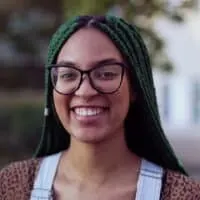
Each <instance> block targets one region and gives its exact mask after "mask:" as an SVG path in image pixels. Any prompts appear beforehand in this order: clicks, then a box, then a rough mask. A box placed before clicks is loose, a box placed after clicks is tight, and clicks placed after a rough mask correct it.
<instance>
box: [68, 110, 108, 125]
mask: <svg viewBox="0 0 200 200" xmlns="http://www.w3.org/2000/svg"><path fill="white" fill-rule="evenodd" d="M107 112H108V109H104V110H103V111H102V112H100V113H99V114H97V115H90V116H81V115H78V114H76V113H75V112H74V111H72V114H73V116H74V117H75V119H76V120H78V121H79V122H82V123H86V124H90V123H95V122H98V121H99V120H101V119H102V117H104V116H105V114H106V113H107Z"/></svg>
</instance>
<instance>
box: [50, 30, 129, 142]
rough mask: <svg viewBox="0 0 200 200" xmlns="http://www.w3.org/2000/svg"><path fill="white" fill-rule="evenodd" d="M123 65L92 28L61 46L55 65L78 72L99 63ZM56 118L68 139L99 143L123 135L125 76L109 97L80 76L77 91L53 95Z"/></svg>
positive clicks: (126, 96) (109, 44)
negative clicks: (62, 65) (80, 79)
mask: <svg viewBox="0 0 200 200" xmlns="http://www.w3.org/2000/svg"><path fill="white" fill-rule="evenodd" d="M107 60H113V61H116V62H121V63H123V62H124V61H123V59H122V56H121V54H120V52H119V51H118V49H117V48H116V47H115V45H114V44H113V43H112V41H111V40H110V39H109V38H108V37H107V36H106V35H105V34H104V33H102V32H100V31H98V30H96V29H93V28H84V29H80V30H79V31H77V32H76V33H74V34H73V35H72V36H71V37H70V38H69V39H68V41H67V42H66V43H65V44H64V46H63V47H62V49H61V51H60V53H59V55H58V58H57V64H60V63H65V64H69V63H70V66H74V67H76V68H78V69H81V70H89V69H92V68H94V67H95V66H96V65H97V64H99V63H102V61H107ZM53 98H54V104H55V109H56V112H57V115H58V117H59V119H60V121H61V123H62V125H63V126H64V128H65V129H66V130H67V131H68V132H69V133H70V135H71V137H72V139H76V140H78V141H81V142H86V143H99V142H102V141H105V140H108V139H111V138H113V137H116V136H117V135H120V134H121V135H122V134H124V120H125V118H126V115H127V112H128V109H129V104H130V91H129V83H128V79H127V75H126V73H124V76H123V79H122V84H121V87H120V88H119V89H118V90H117V91H116V92H115V93H113V94H101V93H99V92H98V91H97V90H95V89H94V88H93V87H92V86H91V85H90V82H89V79H88V77H87V76H84V78H83V82H82V83H81V85H80V87H79V89H78V90H77V91H75V92H74V93H73V94H70V95H63V94H59V93H57V92H56V91H55V90H54V92H53Z"/></svg>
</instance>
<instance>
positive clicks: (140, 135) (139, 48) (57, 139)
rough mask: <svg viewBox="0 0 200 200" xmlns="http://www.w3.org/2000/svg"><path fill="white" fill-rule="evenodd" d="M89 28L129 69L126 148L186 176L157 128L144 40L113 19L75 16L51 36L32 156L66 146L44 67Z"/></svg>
mask: <svg viewBox="0 0 200 200" xmlns="http://www.w3.org/2000/svg"><path fill="white" fill-rule="evenodd" d="M90 27H91V28H96V29H98V30H99V31H102V32H103V33H105V34H106V35H107V36H108V37H109V38H110V39H111V40H112V41H113V43H114V44H115V45H116V47H117V48H118V50H119V51H120V52H121V54H122V56H123V57H124V59H125V61H126V62H127V63H128V66H129V71H130V82H131V87H132V89H133V90H134V92H136V93H137V98H136V100H135V101H134V103H131V105H130V108H129V112H128V115H127V117H126V119H125V139H126V143H127V146H128V148H129V149H130V151H132V152H134V153H136V154H137V155H138V156H141V157H143V158H145V159H147V160H149V161H152V162H154V163H156V164H158V165H160V166H162V167H164V168H167V169H171V170H175V171H179V172H181V173H183V174H186V172H185V170H184V168H183V167H182V165H181V164H180V162H179V160H178V159H177V158H176V156H175V154H174V151H173V149H172V147H171V146H170V144H169V142H168V140H167V138H166V136H165V134H164V132H163V129H162V126H161V122H160V116H159V112H158V106H157V100H156V93H155V88H154V82H153V76H152V70H151V64H150V59H149V55H148V52H147V48H146V46H145V44H144V41H143V39H142V38H141V36H140V34H139V32H138V30H137V28H136V27H135V26H134V25H131V24H128V23H127V22H125V21H124V20H123V19H121V18H118V17H114V16H78V17H75V18H72V19H71V20H69V21H67V22H66V23H64V24H62V25H61V26H60V27H59V29H58V30H57V31H56V32H55V34H54V35H53V37H52V39H51V41H50V45H49V50H48V58H47V63H46V67H45V98H46V99H45V100H46V101H45V118H44V127H43V133H42V137H41V141H40V144H39V146H38V149H37V152H36V155H35V156H36V157H41V156H47V155H50V154H53V153H57V152H59V151H62V150H65V149H67V148H68V147H69V144H70V135H69V133H68V132H67V130H65V129H64V127H63V126H62V124H61V122H60V121H59V119H58V116H57V114H56V112H55V108H54V103H53V86H52V83H51V81H50V72H49V70H48V66H49V65H51V64H55V62H56V59H57V56H58V54H59V52H60V50H61V48H62V46H63V45H64V43H65V42H66V41H67V40H68V39H69V37H70V36H71V35H72V34H73V33H75V32H76V31H78V30H79V29H81V28H90Z"/></svg>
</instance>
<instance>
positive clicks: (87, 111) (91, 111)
mask: <svg viewBox="0 0 200 200" xmlns="http://www.w3.org/2000/svg"><path fill="white" fill-rule="evenodd" d="M74 111H75V113H76V114H78V115H81V116H92V115H97V114H99V113H100V112H102V108H75V109H74Z"/></svg>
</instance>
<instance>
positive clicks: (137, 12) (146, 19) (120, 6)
mask: <svg viewBox="0 0 200 200" xmlns="http://www.w3.org/2000/svg"><path fill="white" fill-rule="evenodd" d="M63 5H64V6H63V7H64V13H65V16H66V18H68V17H71V16H74V15H82V14H84V15H87V14H106V13H107V14H113V15H118V16H121V17H123V18H124V19H126V20H127V21H129V22H130V23H134V24H136V25H137V27H138V28H139V30H140V32H141V34H142V35H143V37H144V39H145V42H146V44H147V47H148V49H149V52H150V57H151V60H152V64H153V66H154V67H160V68H161V69H162V70H164V71H171V69H172V68H173V67H172V65H171V62H170V61H169V60H168V57H167V56H166V54H165V53H164V51H163V49H164V41H163V40H162V38H161V37H160V36H159V35H158V33H156V32H155V30H154V28H153V22H154V20H155V18H157V17H160V16H162V17H166V18H168V19H170V20H172V21H174V22H176V23H181V22H183V21H184V11H185V10H186V9H193V8H195V6H196V5H197V0H187V1H182V3H181V4H180V5H178V6H176V7H175V6H174V7H173V6H172V5H170V3H169V2H168V1H165V0H101V1H97V0H84V1H83V0H63ZM166 66H167V67H166Z"/></svg>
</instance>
